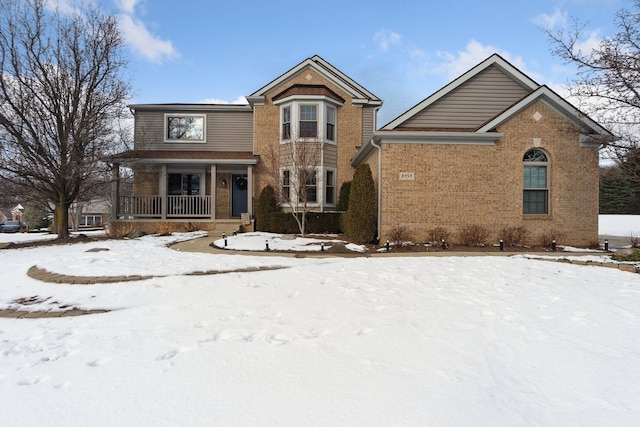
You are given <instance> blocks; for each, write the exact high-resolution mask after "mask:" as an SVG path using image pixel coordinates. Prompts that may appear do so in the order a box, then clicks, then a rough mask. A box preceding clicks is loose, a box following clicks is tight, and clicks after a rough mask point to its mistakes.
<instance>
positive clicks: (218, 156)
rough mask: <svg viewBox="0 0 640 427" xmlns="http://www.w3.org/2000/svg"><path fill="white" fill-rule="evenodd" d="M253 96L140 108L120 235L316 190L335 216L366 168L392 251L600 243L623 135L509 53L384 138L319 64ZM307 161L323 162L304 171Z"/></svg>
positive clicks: (360, 95)
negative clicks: (419, 246) (606, 154)
mask: <svg viewBox="0 0 640 427" xmlns="http://www.w3.org/2000/svg"><path fill="white" fill-rule="evenodd" d="M246 98H247V101H248V105H212V104H139V105H131V106H130V108H131V111H132V112H133V114H134V117H135V131H134V132H135V134H134V139H135V142H134V148H133V150H131V151H127V152H124V153H120V154H118V155H116V156H114V157H112V159H111V160H112V162H113V165H114V168H113V169H114V178H115V179H114V185H113V191H112V201H113V202H112V212H111V217H112V220H111V224H110V227H111V231H112V232H114V233H118V230H130V229H142V230H145V231H150V232H155V231H157V230H158V227H160V225H161V224H167V223H168V224H171V226H172V227H173V228H174V229H180V228H184V229H189V228H193V227H197V228H199V229H205V230H210V231H211V230H221V229H223V228H224V225H225V224H229V223H231V224H239V222H240V218H241V217H243V214H252V213H253V211H254V204H255V201H256V200H257V198H258V196H259V194H260V191H261V189H262V188H264V187H265V186H266V185H267V184H271V185H274V187H275V188H278V189H279V192H280V195H281V197H282V199H281V202H283V207H284V208H285V209H287V208H293V206H294V204H295V203H296V202H299V201H300V200H297V199H299V198H300V196H299V195H295V192H293V193H292V189H295V188H301V187H304V191H303V192H301V194H304V196H305V200H304V202H305V203H307V204H308V205H309V206H310V207H311V209H313V210H316V211H332V210H335V209H336V204H337V192H338V190H339V188H340V186H341V185H342V183H344V182H345V181H350V180H351V178H352V175H353V171H354V170H355V169H354V168H355V167H357V166H358V165H360V164H362V163H368V164H369V165H370V166H371V169H372V172H373V176H374V181H375V182H376V185H377V194H378V230H379V237H380V238H381V239H382V240H385V239H387V238H388V237H387V236H389V234H390V232H391V230H392V229H393V228H394V227H397V226H401V227H406V228H408V229H410V230H411V231H412V233H413V235H414V236H415V238H416V239H417V240H419V241H426V240H427V238H428V234H429V231H430V230H431V229H433V228H435V227H443V228H445V229H447V230H448V231H449V232H450V233H451V234H452V235H454V234H456V233H458V232H459V231H461V229H462V228H464V227H465V226H468V225H472V224H479V225H482V226H483V227H485V228H486V229H487V230H489V231H490V232H491V234H492V236H495V238H496V239H498V236H499V234H500V233H501V230H502V229H503V228H505V227H523V228H525V229H527V230H528V231H529V233H530V234H531V235H532V236H535V235H537V234H539V233H544V232H556V233H557V234H558V236H560V235H562V236H564V241H563V243H566V244H575V245H587V244H591V243H593V242H596V241H597V238H598V223H597V216H598V149H599V147H600V144H601V143H603V141H606V140H608V139H611V138H612V135H611V134H610V133H609V132H608V131H607V130H605V129H604V128H602V127H601V126H599V125H598V124H597V123H595V122H594V121H592V120H591V119H589V118H588V117H587V116H585V115H584V114H582V113H581V112H580V111H578V110H577V109H575V108H574V107H573V106H572V105H571V104H569V103H568V102H566V101H565V100H564V99H562V98H561V97H560V96H558V95H557V94H556V93H554V92H553V91H552V90H550V89H549V88H548V87H546V86H544V85H539V84H537V83H536V82H534V81H533V80H532V79H530V78H529V77H527V76H526V75H525V74H524V73H522V72H521V71H519V70H518V69H516V68H515V67H514V66H513V65H511V64H510V63H508V62H507V61H505V60H504V59H503V58H501V57H500V56H498V55H493V56H491V57H489V58H488V59H486V60H485V61H484V62H482V63H481V64H479V65H477V66H476V67H474V68H473V69H471V70H470V71H468V72H467V73H465V74H464V75H463V76H461V77H459V78H458V79H456V80H454V81H453V82H451V83H450V84H448V85H447V86H445V87H444V88H443V89H441V90H439V91H438V92H436V93H435V94H433V95H431V96H430V97H428V98H426V99H425V100H424V101H422V102H420V103H419V104H417V105H416V106H414V107H413V108H411V109H409V110H408V111H407V112H405V113H404V114H402V115H400V116H399V117H398V118H396V119H394V120H392V121H391V122H390V123H388V124H387V125H385V126H383V127H382V128H380V129H378V130H376V129H377V124H376V115H377V111H378V110H379V109H380V107H381V106H382V100H381V99H379V98H378V97H377V96H375V95H374V94H373V93H372V92H370V91H369V90H367V89H365V88H364V87H362V86H361V85H360V84H358V83H357V82H355V81H354V80H352V79H351V78H350V77H348V76H347V75H345V74H344V73H343V72H341V71H340V70H338V69H337V68H335V67H334V66H332V65H331V64H329V63H328V62H326V61H325V60H324V59H322V58H320V57H319V56H314V57H312V58H308V59H306V60H304V61H302V62H301V63H299V64H298V65H296V66H294V67H293V68H291V69H290V70H288V71H287V72H285V73H284V74H282V75H280V76H279V77H277V78H276V79H274V80H272V81H271V82H269V83H267V84H266V85H264V86H263V87H261V88H260V89H258V90H257V91H255V92H254V93H252V94H251V95H249V96H247V97H246ZM301 153H305V154H312V156H311V157H313V159H314V161H313V163H312V164H310V165H306V166H305V170H303V171H302V172H301V170H300V168H298V167H296V165H297V163H298V158H299V157H300V155H301ZM121 168H129V169H131V170H132V171H133V187H132V191H131V192H127V191H125V190H124V189H125V186H124V185H122V181H121V173H120V171H121ZM125 193H126V194H125ZM291 194H294V195H292V196H291ZM286 195H290V196H291V197H285V196H286ZM372 237H373V236H372Z"/></svg>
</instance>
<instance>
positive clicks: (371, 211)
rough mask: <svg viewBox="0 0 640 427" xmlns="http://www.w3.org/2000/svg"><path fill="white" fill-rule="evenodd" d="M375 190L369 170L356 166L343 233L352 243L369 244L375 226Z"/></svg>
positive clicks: (365, 167) (367, 167) (364, 166)
mask: <svg viewBox="0 0 640 427" xmlns="http://www.w3.org/2000/svg"><path fill="white" fill-rule="evenodd" d="M376 209H377V206H376V189H375V183H374V182H373V176H372V175H371V168H370V167H369V165H368V164H366V163H364V164H361V165H360V166H358V168H357V169H356V172H355V174H354V175H353V181H352V182H351V191H350V192H349V209H348V210H347V212H346V214H345V223H344V227H345V230H344V231H345V233H346V234H347V237H348V238H349V240H350V241H352V242H353V243H358V244H363V243H370V242H371V241H372V240H373V239H374V238H375V233H376V226H377V211H376Z"/></svg>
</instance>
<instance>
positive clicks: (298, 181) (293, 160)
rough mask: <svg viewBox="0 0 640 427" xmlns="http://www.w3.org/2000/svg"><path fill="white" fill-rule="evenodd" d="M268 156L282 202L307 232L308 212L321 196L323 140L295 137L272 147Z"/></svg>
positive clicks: (267, 160) (267, 159) (299, 226)
mask: <svg viewBox="0 0 640 427" xmlns="http://www.w3.org/2000/svg"><path fill="white" fill-rule="evenodd" d="M276 149H277V150H279V151H278V152H276ZM265 157H266V158H265V161H266V162H267V163H268V164H269V169H270V170H271V171H272V173H273V177H274V181H275V182H277V183H278V185H277V188H278V190H277V191H278V197H279V199H280V204H281V206H282V207H283V208H285V209H289V210H290V212H291V214H292V215H293V218H294V219H295V221H296V223H297V224H298V229H299V231H300V234H301V235H302V236H304V235H305V234H306V219H307V213H308V212H310V210H311V208H312V207H313V205H314V204H315V203H316V201H317V200H318V194H317V190H318V184H319V180H320V179H321V177H320V173H319V171H318V167H319V166H320V164H321V159H322V142H321V141H319V140H317V139H316V138H313V139H311V138H301V139H292V140H290V141H287V142H286V143H283V144H280V145H279V146H278V147H277V148H274V147H272V148H271V151H270V152H269V154H268V155H267V156H265Z"/></svg>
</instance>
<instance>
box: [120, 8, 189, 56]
mask: <svg viewBox="0 0 640 427" xmlns="http://www.w3.org/2000/svg"><path fill="white" fill-rule="evenodd" d="M119 22H120V29H121V30H122V33H123V35H124V37H125V39H126V40H127V43H129V45H130V46H131V48H132V49H133V51H134V52H136V53H137V54H139V55H141V56H143V57H144V58H146V59H148V60H150V61H152V62H157V63H162V62H164V61H165V60H173V59H177V58H179V57H180V53H179V52H178V51H177V49H176V48H175V47H174V46H173V43H172V42H171V41H170V40H161V39H160V38H158V37H156V36H155V35H153V34H151V33H150V32H149V30H147V27H146V26H145V25H144V23H143V22H142V21H140V20H139V19H136V18H135V17H133V16H131V15H127V14H120V15H119Z"/></svg>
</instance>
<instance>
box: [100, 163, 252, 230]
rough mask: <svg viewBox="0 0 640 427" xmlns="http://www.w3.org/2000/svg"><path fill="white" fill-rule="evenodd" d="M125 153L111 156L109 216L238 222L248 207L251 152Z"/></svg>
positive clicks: (249, 209) (250, 191) (120, 219)
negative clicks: (128, 176) (126, 174)
mask: <svg viewBox="0 0 640 427" xmlns="http://www.w3.org/2000/svg"><path fill="white" fill-rule="evenodd" d="M126 154H127V156H126V157H125V156H124V155H120V156H118V157H114V158H113V160H114V161H113V166H114V167H113V181H112V183H113V184H112V194H111V200H112V201H113V203H112V211H111V218H112V221H113V220H115V221H129V222H137V221H141V220H143V221H145V222H153V221H156V222H158V221H160V222H166V221H175V222H192V223H194V222H197V223H199V224H202V223H206V222H210V223H213V222H215V221H217V220H226V219H229V220H235V222H236V223H238V224H239V223H240V219H241V217H242V216H243V214H245V213H248V214H251V213H252V212H253V170H254V166H255V164H256V162H257V158H256V157H255V156H253V155H252V154H251V153H217V152H211V153H209V152H207V153H189V152H187V153H181V152H157V151H155V152H154V151H148V152H140V151H138V152H136V153H131V152H129V153H126ZM230 154H231V155H230ZM170 156H173V157H175V158H170ZM122 166H123V167H126V168H129V169H131V171H132V173H133V175H132V180H131V181H129V185H125V182H126V181H124V182H123V177H122V176H121V173H120V169H121V167H122Z"/></svg>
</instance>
